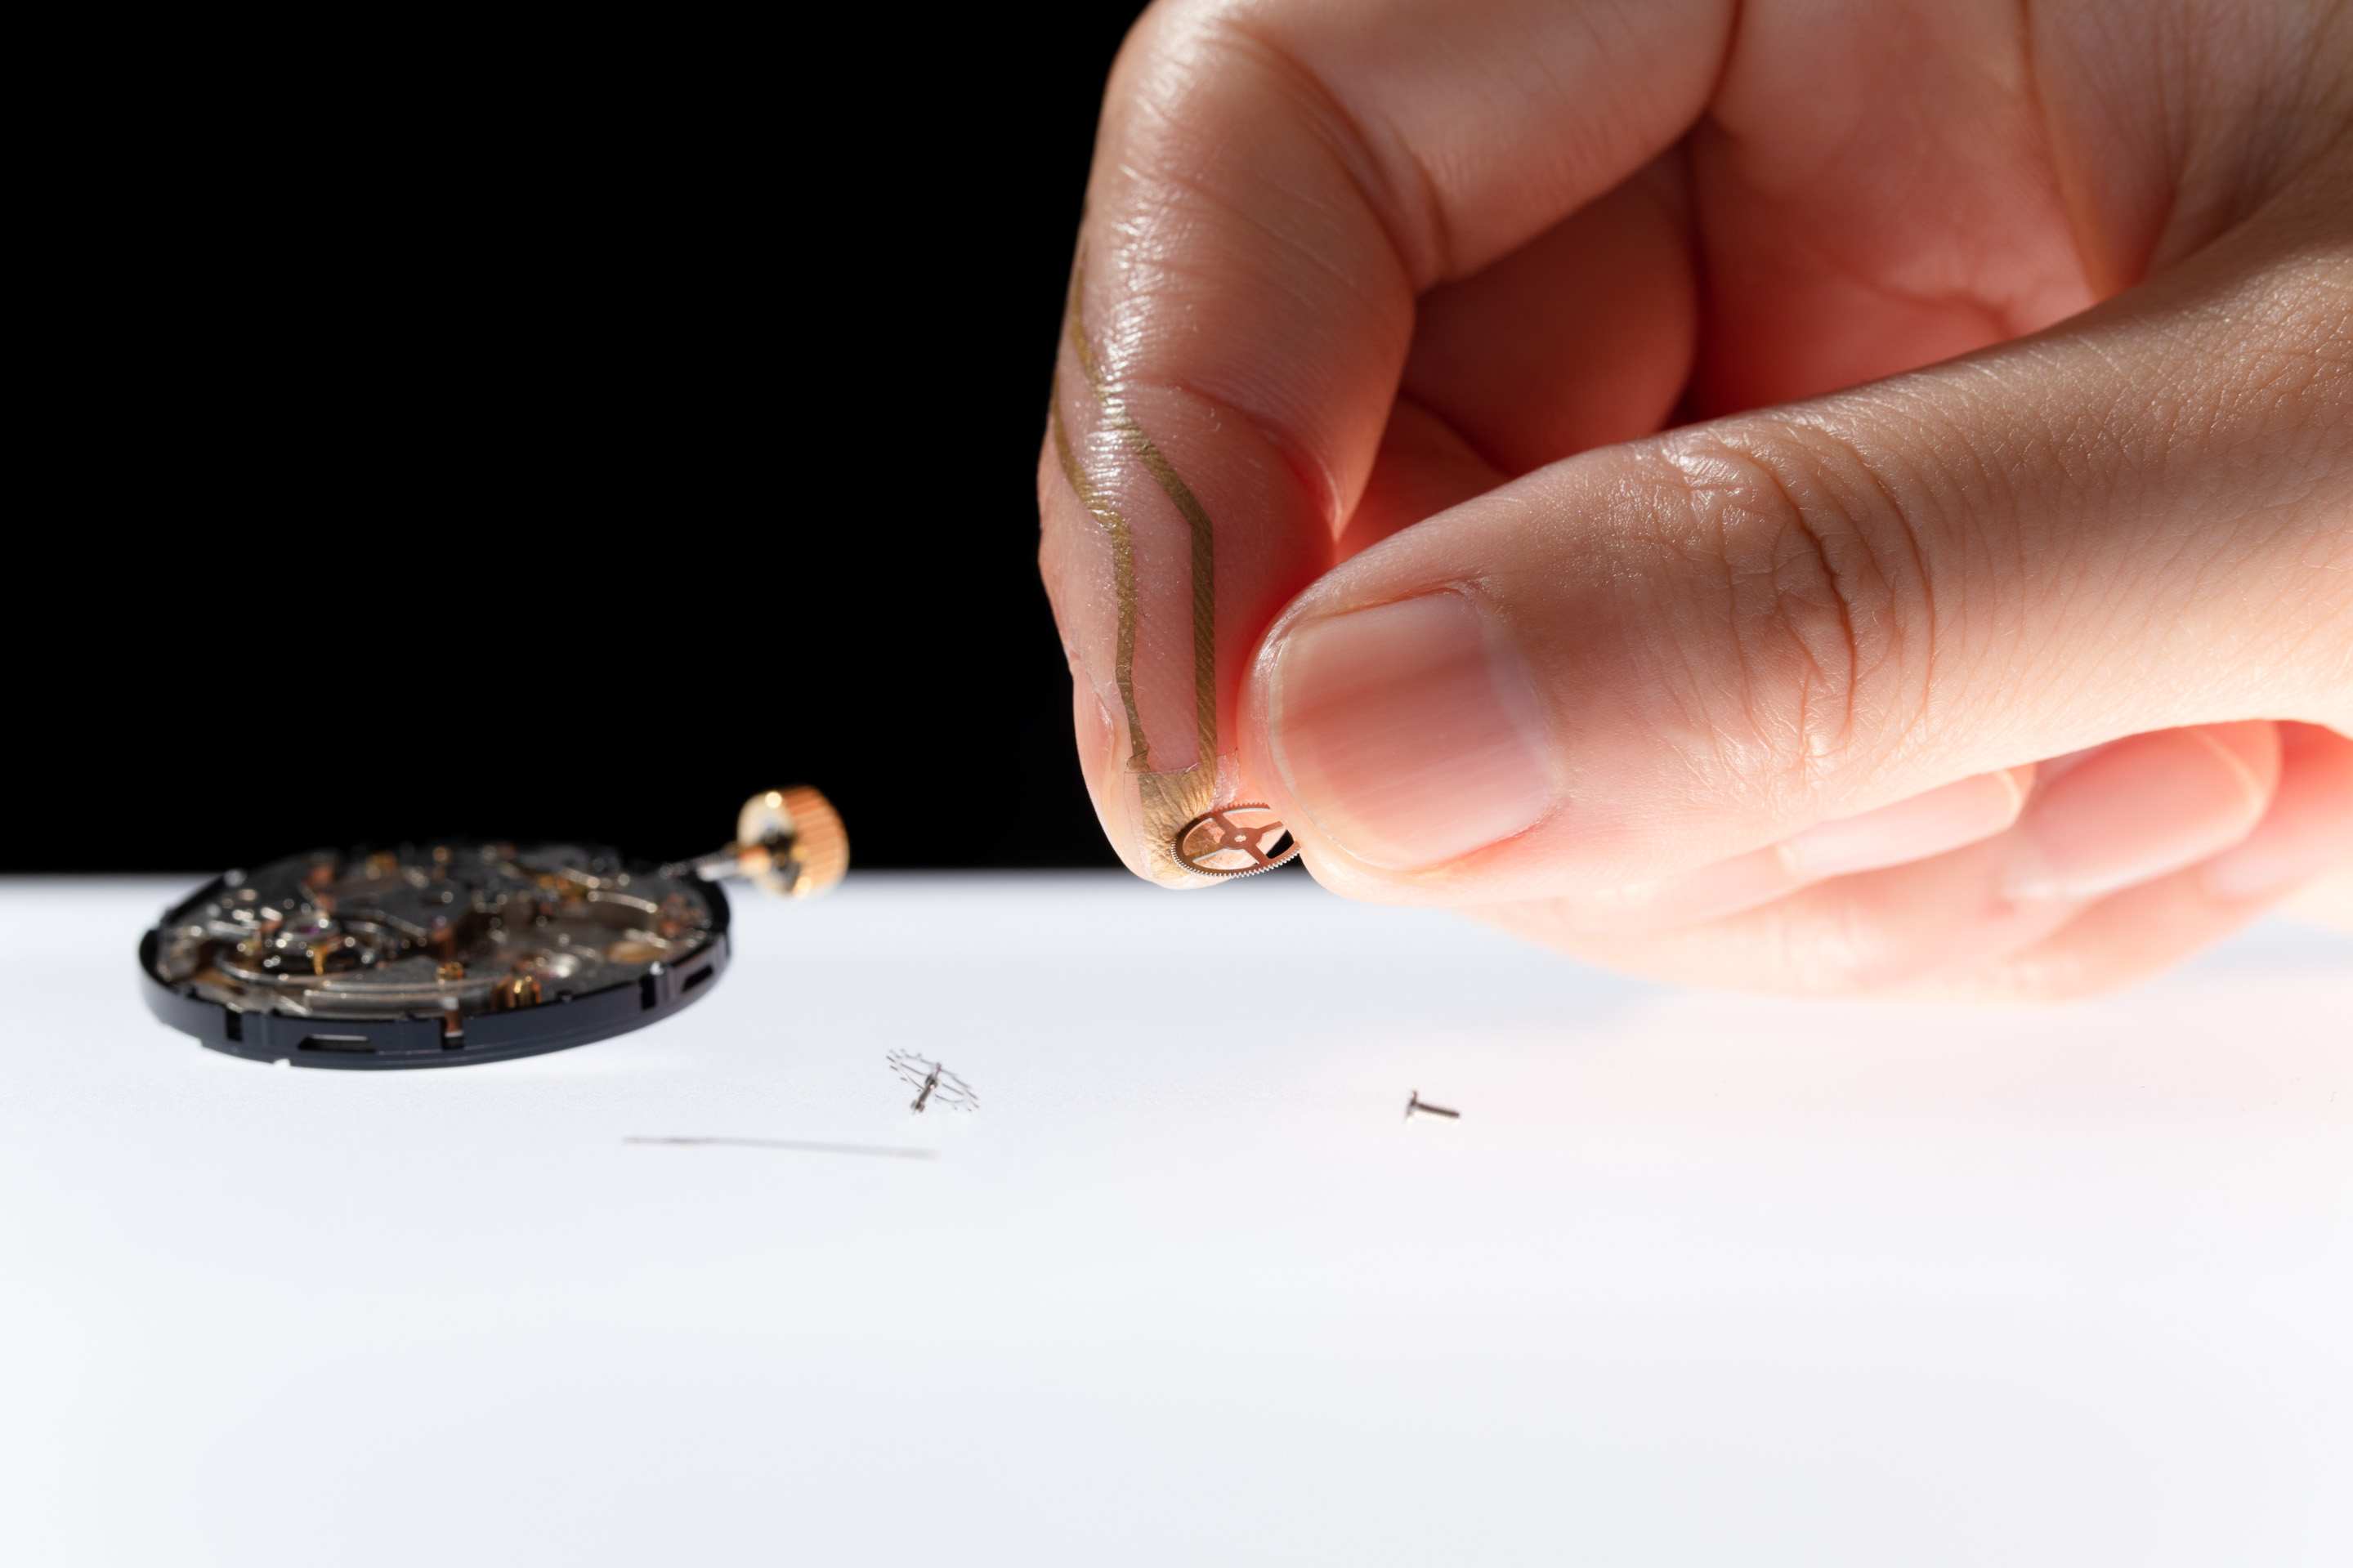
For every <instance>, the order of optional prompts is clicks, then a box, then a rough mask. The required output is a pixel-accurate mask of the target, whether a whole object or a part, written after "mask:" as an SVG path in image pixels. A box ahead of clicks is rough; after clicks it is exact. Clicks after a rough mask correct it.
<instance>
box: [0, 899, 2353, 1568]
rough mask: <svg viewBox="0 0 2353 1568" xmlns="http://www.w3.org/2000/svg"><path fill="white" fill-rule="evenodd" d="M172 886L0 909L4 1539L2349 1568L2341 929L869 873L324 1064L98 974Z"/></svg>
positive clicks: (758, 905) (366, 1549) (554, 1550)
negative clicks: (421, 1039) (1861, 989)
mask: <svg viewBox="0 0 2353 1568" xmlns="http://www.w3.org/2000/svg"><path fill="white" fill-rule="evenodd" d="M182 890H184V889H181V888H178V887H176V886H175V887H166V886H165V885H164V884H160V883H136V884H125V883H79V884H57V883H49V884H35V883H16V884H13V885H9V886H7V887H6V888H5V889H0V952H5V955H6V956H5V968H0V986H4V987H5V989H4V990H0V994H5V996H7V997H8V998H10V999H11V1000H10V1003H9V1007H10V1009H11V1010H10V1012H9V1013H8V1015H7V1021H6V1023H5V1025H0V1030H5V1033H0V1331H5V1334H4V1335H0V1347H5V1348H0V1558H5V1561H6V1562H8V1563H24V1564H42V1565H48V1564H70V1563H236V1564H239V1565H241V1568H251V1565H257V1564H275V1563H302V1564H328V1563H332V1564H354V1563H387V1564H389V1563H398V1564H420V1563H433V1564H447V1563H501V1564H522V1563H566V1564H572V1563H631V1564H642V1563H796V1564H799V1563H807V1564H836V1563H840V1564H852V1563H892V1564H896V1563H955V1564H971V1563H1020V1564H1060V1563H1072V1564H1128V1563H1147V1564H1159V1563H1169V1564H1187V1565H1200V1564H1236V1563H1282V1564H1302V1563H1340V1564H1350V1565H1357V1564H1381V1563H1462V1564H1475V1565H1479V1568H1487V1565H1500V1564H1517V1563H1597V1564H1599V1563H1606V1564H1663V1563H1676V1564H1682V1563H1691V1564H1702V1563H1704V1564H1711V1565H1715V1564H1743V1565H1746V1564H1760V1563H1793V1564H1794V1563H1803V1564H1809V1565H1822V1564H1847V1563H1853V1564H1873V1565H1879V1564H1905V1565H1924V1564H1946V1563H2000V1564H2005V1565H2018V1564H2041V1563H2066V1564H2071V1565H2073V1564H2088V1563H2130V1564H2134V1565H2135V1568H2153V1565H2157V1564H2173V1563H2231V1564H2252V1563H2263V1564H2268V1565H2284V1564H2302V1563H2314V1564H2323V1563H2325V1564H2329V1565H2331V1568H2341V1565H2342V1564H2343V1563H2347V1562H2348V1561H2353V1479H2348V1478H2353V947H2348V945H2347V944H2346V943H2344V942H2342V941H2340V940H2338V939H2335V938H2330V937H2326V936H2322V935H2319V934H2317V933H2307V932H2304V931H2300V930H2298V929H2296V928H2291V927H2288V926H2286V925H2284V924H2283V925H2278V926H2274V927H2270V928H2266V929H2265V930H2264V931H2259V932H2258V933H2256V934H2255V935H2253V936H2251V937H2249V938H2247V939H2244V940H2242V942H2239V943H2237V944H2235V945H2234V946H2232V948H2229V949H2227V950H2225V951H2223V952H2221V953H2218V954H2216V955H2213V956H2211V957H2210V958H2208V959H2207V960H2205V961H2203V962H2201V963H2199V964H2198V965H2196V966H2194V967H2192V968H2191V969H2189V970H2188V971H2185V972H2183V973H2178V974H2176V975H2174V976H2171V977H2169V978H2168V979H2165V980H2163V981H2160V982H2158V983H2157V984H2152V985H2148V986H2146V987H2143V988H2142V989H2140V990H2138V991H2136V992H2133V993H2129V994H2126V995H2124V996H2121V997H2118V998H2114V999H2110V1000H2107V1001H2105V1002H2101V1003H2098V1004H2094V1005H2080V1006H2074V1007H2069V1008H2064V1009H2059V1010H2054V1011H2050V1012H2043V1013H2025V1014H1994V1015H1985V1014H1964V1013H1948V1012H1938V1011H1930V1010H1925V1009H1915V1008H1898V1007H1888V1006H1868V1007H1866V1006H1842V1007H1823V1006H1815V1005H1799V1004H1785V1003H1777V1002H1768V1001H1756V1000H1745V999H1739V998H1726V997H1717V996H1707V995H1699V994H1685V993H1677V992H1672V991H1667V990H1663V989H1659V988H1654V987H1649V986H1643V985H1639V984H1632V983H1630V982H1624V981H1619V980H1614V979H1611V978H1608V977H1605V976H1601V975H1599V974H1596V973H1593V972H1591V971H1588V970H1583V969H1579V968H1577V967H1574V966H1571V965H1568V964H1567V963H1563V962H1561V961H1557V960H1555V959H1552V958H1549V957H1547V956H1546V955H1544V954H1542V953H1539V952H1534V951H1531V950H1528V949H1525V948H1521V947H1519V946H1517V945H1515V944H1514V943H1512V942H1508V941H1506V940H1504V939H1503V938H1500V937H1496V936H1493V935H1490V934H1487V933H1485V932H1482V931H1479V930H1478V929H1476V928H1473V927H1472V926H1469V925H1467V924H1463V923H1460V922H1457V921H1453V920H1451V919H1449V918H1447V917H1444V916H1440V915H1435V914H1425V913H1419V912H1403V911H1396V910H1372V909H1364V908H1356V907H1352V906H1349V905H1346V904H1343V903H1341V902H1340V901H1338V900H1335V899H1332V898H1330V897H1328V896H1326V895H1324V894H1323V893H1322V892H1320V891H1319V890H1318V889H1315V888H1314V886H1313V885H1312V884H1310V883H1308V882H1306V881H1304V880H1303V879H1291V878H1279V879H1262V880H1261V881H1260V882H1258V883H1256V884H1245V885H1242V886H1240V887H1237V888H1233V889H1220V890H1219V891H1218V892H1216V893H1213V894H1209V895H1206V896H1204V895H1191V896H1185V897H1172V896H1169V895H1166V894H1162V893H1158V892H1155V891H1154V890H1152V889H1146V888H1144V887H1142V886H1140V885H1136V884H1134V883H1131V882H1128V881H1126V880H1125V879H1092V878H1061V879H1027V880H1022V879H890V878H872V877H867V878H857V879H852V881H851V882H850V884H849V886H848V887H847V888H846V889H844V890H843V891H842V892H840V893H839V894H838V895H836V896H835V897H834V898H832V899H830V900H826V901H824V902H821V903H818V904H816V905H812V906H807V907H790V906H779V905H776V904H771V903H767V902H765V901H758V902H755V901H754V900H751V899H750V898H748V897H747V898H745V899H742V900H737V908H738V911H739V917H738V923H737V926H736V932H737V939H738V948H737V952H738V957H737V960H736V965H735V967H734V969H733V971H732V972H731V973H729V975H728V976H727V978H726V979H725V980H724V981H723V984H721V985H720V986H719V988H718V989H717V991H716V993H715V994H713V995H712V996H711V997H710V998H709V999H708V1000H707V1001H705V1002H703V1003H702V1004H700V1005H697V1006H696V1007H694V1008H693V1009H691V1011H689V1012H687V1013H686V1014H684V1015H682V1016H680V1017H678V1018H676V1019H674V1020H672V1021H670V1022H669V1023H666V1024H663V1025H660V1026H657V1027H655V1028H653V1029H650V1030H647V1031H645V1032H642V1033H640V1034H637V1035H632V1036H628V1037H623V1038H621V1039H617V1040H613V1041H608V1042H607V1043H605V1044H602V1045H596V1046H590V1047H584V1048H582V1049H579V1050H575V1051H568V1052H564V1053H561V1054H558V1055H555V1056H550V1057H542V1058H534V1059H532V1060H528V1061H521V1062H511V1063H504V1064H500V1065H494V1066H490V1067H482V1068H462V1069H455V1070H448V1071H436V1072H412V1073H353V1072H329V1071H312V1070H300V1069H289V1068H269V1067H264V1066H259V1065H257V1064H254V1063H249V1062H244V1061H238V1060H234V1059H231V1058H227V1057H224V1056H219V1055H216V1054H214V1053H211V1052H208V1051H205V1050H203V1049H200V1048H199V1047H197V1046H196V1045H195V1042H193V1041H192V1040H189V1039H187V1038H186V1037H183V1036H179V1035H176V1034H174V1033H171V1032H170V1031H168V1030H166V1029H164V1027H163V1026H160V1025H157V1024H155V1023H153V1022H152V1021H151V1020H150V1019H149V1018H148V1017H147V1016H146V1015H145V1013H144V1012H143V1011H142V1008H141V1006H140V1005H139V1002H138V999H137V995H136V993H135V990H134V987H133V980H132V974H133V967H134V966H133V952H132V950H133V947H134V945H135V943H136V941H137V937H138V934H139V931H141V930H142V927H143V926H144V925H145V924H146V923H147V922H148V921H151V920H152V919H153V916H154V914H155V911H156V910H157V909H158V908H160V907H161V905H162V903H163V902H164V900H165V898H166V896H167V895H170V894H174V893H177V892H179V891H182ZM50 910H63V911H65V912H66V914H67V915H68V916H69V919H67V920H65V921H61V922H59V923H58V924H57V925H55V926H54V927H53V926H51V925H50V924H49V923H47V920H46V918H45V916H44V911H50ZM68 995H71V996H74V997H92V998H96V999H97V1000H96V1002H95V1003H94V1004H84V1003H75V1004H72V1005H69V1004H68V1003H67V1002H66V1001H65V998H66V997H67V996H68ZM24 998H30V1000H29V1001H26V1000H23V999H24ZM900 1047H907V1048H912V1049H914V1050H918V1051H922V1052H924V1053H926V1054H929V1055H932V1056H935V1057H938V1058H943V1059H944V1060H945V1061H946V1063H947V1064H948V1066H949V1067H951V1068H954V1069H955V1071H957V1072H958V1073H960V1074H962V1075H963V1076H964V1077H965V1079H969V1080H970V1081H971V1083H972V1085H973V1087H974V1089H976V1092H977V1093H978V1095H979V1097H980V1100H981V1106H980V1109H979V1110H978V1111H977V1112H976V1113H974V1114H972V1115H970V1116H966V1117H961V1118H959V1117H954V1116H948V1115H940V1114H933V1115H926V1116H924V1117H923V1118H921V1119H917V1118H914V1117H913V1116H911V1115H910V1114H909V1113H908V1112H907V1110H906V1101H907V1100H908V1098H909V1095H908V1091H907V1090H906V1089H904V1088H903V1086H902V1085H901V1084H900V1083H899V1082H898V1080H897V1079H894V1078H893V1077H892V1076H891V1074H890V1072H889V1070H888V1069H887V1068H885V1067H884V1065H883V1056H884V1054H885V1053H886V1052H888V1051H890V1050H892V1049H895V1048H900ZM1412 1089H1419V1090H1420V1091H1421V1092H1422V1093H1423V1095H1424V1096H1426V1097H1427V1098H1429V1099H1430V1100H1435V1101H1437V1102H1439V1103H1440V1104H1445V1105H1452V1106H1459V1107H1460V1108H1461V1110H1462V1112H1463V1115H1462V1120H1461V1121H1460V1122H1458V1123H1446V1122H1431V1121H1415V1122H1413V1123H1411V1124H1407V1123H1405V1122H1403V1121H1401V1120H1400V1118H1399V1112H1400V1110H1401V1109H1402V1108H1403V1105H1404V1103H1405V1100H1406V1097H1407V1094H1408V1092H1409V1090H1412ZM633 1134H634V1135H657V1136H659V1135H704V1136H714V1135H715V1136H741V1137H754V1138H781V1139H794V1138H798V1139H814V1140H829V1141H837V1142H872V1143H886V1144H902V1145H906V1144H912V1145H918V1146H923V1147H927V1148H931V1149H934V1150H936V1151H937V1157H936V1158H934V1159H932V1160H929V1161H914V1160H892V1159H875V1158H861V1157H854V1156H846V1155H834V1154H819V1153H804V1152H784V1151H776V1150H765V1149H739V1148H725V1147H703V1148H679V1147H647V1146H631V1145H627V1144H624V1143H623V1142H622V1140H623V1139H624V1138H625V1137H627V1136H629V1135H633Z"/></svg>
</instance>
